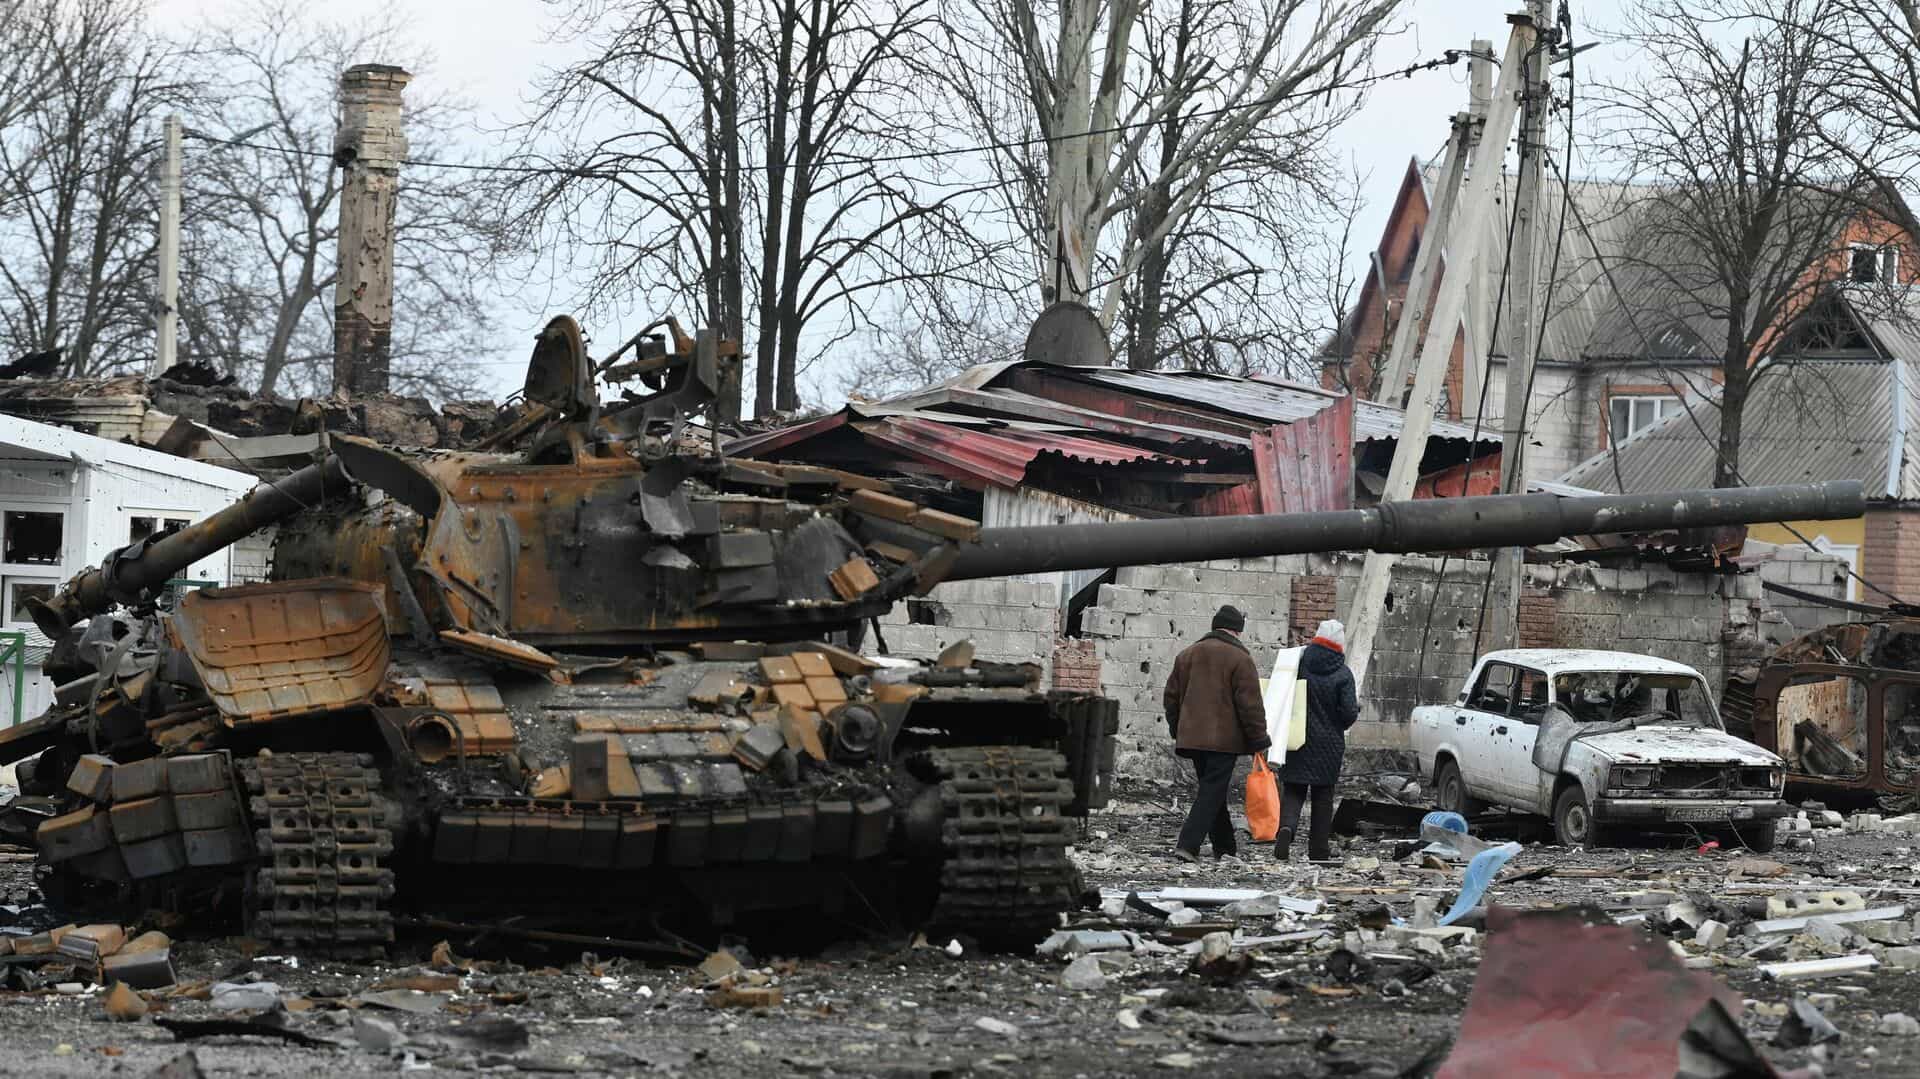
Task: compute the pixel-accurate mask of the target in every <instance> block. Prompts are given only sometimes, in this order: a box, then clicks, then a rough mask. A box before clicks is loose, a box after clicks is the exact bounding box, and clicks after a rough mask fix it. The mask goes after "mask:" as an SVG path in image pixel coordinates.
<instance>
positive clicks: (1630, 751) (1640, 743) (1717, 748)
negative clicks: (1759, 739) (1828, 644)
mask: <svg viewBox="0 0 1920 1079" xmlns="http://www.w3.org/2000/svg"><path fill="white" fill-rule="evenodd" d="M1579 742H1580V744H1581V745H1584V746H1586V747H1587V748H1589V749H1592V750H1595V751H1597V752H1600V753H1603V754H1605V755H1606V756H1607V758H1608V759H1610V760H1612V761H1613V762H1614V763H1616V764H1740V765H1753V766H1768V767H1776V768H1777V767H1779V766H1780V765H1781V764H1782V763H1783V762H1782V761H1781V760H1780V758H1779V757H1776V756H1774V755H1773V754H1772V753H1769V752H1767V751H1766V750H1764V749H1761V748H1760V747H1759V746H1756V745H1754V744H1753V743H1752V742H1748V741H1745V740H1744V739H1740V738H1735V737H1734V736H1733V735H1731V734H1728V733H1727V732H1725V731H1720V730H1714V729H1713V728H1711V727H1669V726H1658V727H1639V728H1635V729H1634V730H1630V731H1613V732H1612V733H1609V734H1592V735H1587V736H1585V737H1583V738H1580V739H1579Z"/></svg>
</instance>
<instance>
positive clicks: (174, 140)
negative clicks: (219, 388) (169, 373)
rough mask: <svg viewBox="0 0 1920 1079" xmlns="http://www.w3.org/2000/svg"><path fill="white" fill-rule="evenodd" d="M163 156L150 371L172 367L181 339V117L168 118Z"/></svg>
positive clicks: (159, 371) (155, 375)
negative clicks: (158, 249)
mask: <svg viewBox="0 0 1920 1079" xmlns="http://www.w3.org/2000/svg"><path fill="white" fill-rule="evenodd" d="M165 153H166V156H165V157H164V158H163V159H162V160H161V162H160V252H159V255H160V280H159V282H158V285H159V287H158V288H157V289H156V291H157V292H158V293H159V296H158V302H157V303H156V304H155V307H156V311H155V315H156V316H157V318H156V320H155V326H154V329H155V331H156V334H157V336H156V339H155V341H154V346H153V369H152V370H151V371H149V372H148V374H149V375H150V376H151V377H154V378H158V377H160V373H161V372H163V371H165V370H167V369H168V368H170V367H172V366H173V365H174V361H175V358H176V350H177V348H178V338H179V336H180V114H179V113H175V114H173V115H171V116H169V117H167V122H166V151H165Z"/></svg>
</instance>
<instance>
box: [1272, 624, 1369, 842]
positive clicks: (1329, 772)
mask: <svg viewBox="0 0 1920 1079" xmlns="http://www.w3.org/2000/svg"><path fill="white" fill-rule="evenodd" d="M1346 651H1347V627H1345V626H1343V625H1341V624H1340V623H1339V622H1336V621H1334V620H1333V619H1331V618H1329V619H1327V620H1326V621H1325V622H1322V623H1320V628H1319V630H1317V631H1316V632H1315V633H1314V635H1313V640H1312V641H1311V642H1309V643H1308V644H1307V647H1306V650H1305V651H1303V652H1301V653H1300V677H1301V678H1303V679H1305V680H1306V683H1307V741H1306V744H1305V745H1302V746H1301V747H1300V748H1299V749H1292V750H1288V751H1287V759H1286V761H1285V763H1283V764H1281V765H1280V769H1279V779H1280V784H1281V791H1280V835H1279V837H1278V838H1277V839H1275V840H1274V841H1273V856H1274V857H1275V858H1278V859H1280V860H1281V861H1283V862H1284V861H1286V860H1287V858H1288V856H1289V855H1291V853H1292V848H1293V837H1294V835H1295V834H1296V833H1297V832H1298V830H1299V828H1300V808H1301V806H1302V805H1303V804H1304V803H1305V802H1306V801H1307V800H1308V799H1309V798H1311V799H1312V801H1313V822H1312V824H1311V826H1310V830H1309V832H1308V833H1307V857H1308V858H1310V859H1312V860H1313V861H1316V862H1324V861H1327V860H1328V859H1330V858H1332V857H1333V851H1332V849H1331V845H1330V844H1329V842H1328V840H1329V839H1330V838H1331V836H1332V835H1333V792H1334V787H1335V785H1336V784H1338V783H1339V782H1340V766H1341V765H1342V764H1343V763H1345V761H1346V756H1347V730H1348V729H1349V728H1351V727H1352V726H1353V724H1354V721H1355V720H1357V719H1359V718H1360V702H1359V699H1358V698H1357V697H1356V696H1355V694H1354V688H1353V671H1351V670H1349V669H1348V667H1347V657H1346Z"/></svg>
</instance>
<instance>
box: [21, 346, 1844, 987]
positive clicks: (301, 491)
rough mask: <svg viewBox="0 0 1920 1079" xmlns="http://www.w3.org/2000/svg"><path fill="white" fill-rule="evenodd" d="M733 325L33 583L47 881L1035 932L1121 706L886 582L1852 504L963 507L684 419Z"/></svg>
mask: <svg viewBox="0 0 1920 1079" xmlns="http://www.w3.org/2000/svg"><path fill="white" fill-rule="evenodd" d="M730 347H731V346H730V345H729V344H728V343H726V342H723V341H720V340H717V339H716V338H714V337H713V336H712V335H711V334H708V333H705V332H703V333H701V334H699V335H698V336H697V337H695V338H687V337H685V336H683V335H682V334H681V333H680V332H679V330H678V328H677V327H673V328H672V335H671V338H670V339H667V338H664V337H652V338H636V339H635V341H633V342H629V345H628V346H627V347H623V348H622V349H621V350H620V351H619V352H617V353H616V354H615V355H614V356H613V357H611V358H609V359H608V360H606V361H602V362H601V363H599V364H597V365H596V364H594V363H593V362H591V361H590V360H589V359H588V357H587V354H586V350H585V347H584V344H583V342H582V339H581V335H580V332H579V330H578V327H577V326H576V325H575V324H574V323H573V321H572V320H571V319H566V318H559V319H555V320H554V321H553V322H552V323H551V324H550V325H549V326H548V327H547V329H546V330H545V331H544V332H543V334H542V335H541V337H540V339H539V341H538V343H537V345H536V348H535V352H534V357H533V361H532V363H531V365H530V369H529V374H528V379H527V384H526V399H527V407H526V412H525V414H524V417H523V418H522V419H520V420H519V421H518V422H516V423H515V424H513V425H512V426H511V427H510V428H509V429H508V430H506V431H504V432H503V433H502V435H501V436H499V438H497V439H496V440H495V442H494V444H493V445H492V446H490V447H488V448H487V449H486V450H485V451H483V452H447V451H408V450H400V449H393V448H388V447H384V446H380V445H377V444H374V443H372V442H368V441H364V440H359V439H353V438H346V437H333V438H331V439H330V440H329V441H328V442H327V443H326V446H325V448H324V450H323V456H322V458H321V459H319V460H317V461H316V462H315V463H313V464H312V465H310V466H308V467H306V468H303V469H301V470H299V471H297V472H294V473H292V474H291V475H288V476H286V477H284V478H282V479H279V480H276V481H273V482H271V483H266V484H263V485H262V486H260V487H259V488H257V489H255V490H254V491H253V492H252V493H251V494H249V495H248V496H246V497H245V498H244V499H243V500H241V501H240V502H238V503H236V504H234V505H233V506H230V507H229V508H227V509H225V510H222V511H220V512H218V513H215V514H214V515H212V516H210V517H208V518H206V519H204V520H202V521H199V522H197V523H195V524H192V525H190V526H187V527H184V528H180V529H178V530H176V531H172V532H169V533H165V534H162V535H157V536H153V537H149V538H147V539H144V540H142V541H140V542H137V543H135V544H132V545H131V546H128V547H125V548H122V549H120V550H118V551H115V552H114V553H113V554H111V555H110V556H108V557H107V558H106V559H105V560H104V561H103V562H102V564H101V565H99V566H97V567H93V568H90V569H88V570H86V571H84V572H82V573H80V574H78V575H76V576H75V577H73V578H72V579H71V580H69V581H68V582H66V583H65V584H64V585H63V586H62V587H61V588H60V589H59V591H58V592H57V593H56V594H55V595H54V596H53V597H52V598H51V599H50V600H48V601H46V602H44V603H42V604H40V605H38V606H37V607H36V609H35V615H36V621H37V622H38V623H39V624H40V626H41V628H42V629H43V630H44V631H45V632H46V633H47V634H48V635H49V636H50V637H52V638H53V640H54V641H55V645H54V647H53V649H52V651H51V654H50V655H49V657H48V659H47V661H46V670H47V672H48V673H49V675H50V676H51V677H52V679H53V680H54V682H55V683H56V685H57V687H58V688H57V691H56V702H55V704H54V705H53V706H52V707H51V708H50V710H49V711H47V712H46V714H44V715H42V716H40V717H39V718H37V719H34V720H32V721H30V722H27V723H24V724H22V725H20V726H18V727H15V728H13V729H10V730H8V731H6V732H4V733H0V763H5V762H13V761H18V762H21V763H20V765H19V770H18V774H19V778H20V788H21V793H20V795H19V796H18V797H16V798H15V799H14V800H13V802H12V803H11V805H9V806H8V807H7V809H6V812H5V815H4V820H0V825H3V826H4V829H5V831H6V833H7V834H8V835H10V836H11V837H13V838H15V839H17V840H19V841H21V842H27V843H31V844H33V846H34V847H35V848H36V850H37V852H38V860H39V863H40V872H41V873H42V876H43V884H44V886H45V889H46V890H47V891H48V892H49V893H50V894H52V895H55V896H58V897H62V898H63V899H64V900H66V901H67V902H70V903H79V902H81V901H83V900H86V899H90V898H101V897H105V898H109V899H119V900H130V901H133V902H137V903H140V904H144V905H147V906H154V905H160V906H171V907H174V908H176V909H183V910H185V911H187V912H189V913H190V914H195V915H198V914H203V913H206V912H212V911H217V910H221V909H227V910H233V911H237V912H238V913H239V916H240V917H241V918H242V919H243V920H244V925H245V929H246V931H247V932H248V933H249V934H250V935H251V936H253V937H256V938H258V939H260V940H262V941H263V942H265V943H267V944H268V945H270V946H272V947H276V948H294V949H306V950H328V951H335V952H342V951H360V950H374V949H378V948H380V947H382V946H384V945H385V944H386V943H387V942H389V941H390V940H391V939H393V934H394V930H395V925H396V916H399V917H400V918H401V919H402V921H403V924H404V921H405V919H407V918H418V919H420V920H421V921H422V922H423V923H424V924H427V925H430V926H442V927H444V926H445V925H447V924H472V923H471V922H468V923H455V922H452V920H453V919H457V918H465V917H471V916H475V915H477V914H478V913H480V912H485V911H492V912H495V913H499V912H502V911H505V912H508V913H511V914H513V915H515V916H516V917H519V918H525V919H529V921H528V922H526V923H525V924H533V920H532V918H531V916H533V915H538V914H539V913H541V912H543V911H544V912H547V913H549V914H552V913H559V914H563V915H565V916H566V918H567V919H568V920H569V921H570V922H572V923H574V924H575V925H587V926H592V927H596V928H604V927H605V926H607V925H610V924H612V923H611V922H610V921H609V920H607V919H608V918H612V917H622V918H624V917H628V916H630V915H632V914H633V912H636V911H646V910H657V911H665V912H669V913H674V912H679V913H685V912H693V913H695V914H697V915H699V916H701V917H703V918H706V919H709V920H710V921H712V922H718V923H722V924H725V923H727V922H728V921H729V920H730V919H733V918H736V917H739V916H742V915H745V914H747V913H749V912H752V911H755V910H758V909H762V908H804V909H807V910H820V909H825V910H827V911H829V912H831V911H833V910H835V909H839V910H842V911H844V912H846V915H847V920H848V921H858V920H862V919H866V920H868V921H869V922H871V914H872V913H873V912H876V911H877V910H878V909H880V908H879V907H878V906H877V903H876V902H875V900H876V899H877V898H878V897H881V896H883V895H884V896H885V897H887V898H888V899H889V900H890V901H891V902H892V903H894V904H895V906H894V908H893V909H894V910H895V911H898V912H901V913H899V914H898V917H899V918H900V919H902V920H911V921H913V922H915V923H918V924H926V925H933V926H938V927H940V928H942V929H947V930H954V931H966V932H971V933H974V934H976V935H979V936H982V937H992V938H1006V937H1009V936H1021V935H1029V934H1033V933H1036V932H1039V931H1041V930H1044V929H1046V928H1048V927H1050V926H1052V925H1054V924H1056V922H1057V919H1058V915H1059V914H1060V912H1061V911H1063V910H1065V909H1067V908H1068V907H1069V906H1070V905H1071V904H1073V903H1074V902H1075V900H1076V899H1077V893H1078V890H1079V886H1078V879H1077V875H1076V873H1075V871H1074V868H1073V864H1072V861H1071V859H1070V858H1069V854H1068V846H1069V843H1070V841H1071V838H1072V832H1071V825H1072V822H1073V820H1074V818H1076V817H1082V816H1084V815H1085V814H1086V813H1087V812H1088V811H1089V810H1090V809H1092V808H1095V807H1098V806H1101V805H1102V804H1104V803H1105V802H1106V800H1107V798H1108V794H1109V786H1110V782H1111V775H1112V768H1113V760H1114V739H1115V732H1116V728H1117V706H1116V704H1115V702H1114V701H1112V700H1108V699H1104V698H1101V697H1098V696H1091V695H1085V694H1076V693H1070V692H1048V691H1045V690H1043V689H1042V687H1041V686H1040V685H1039V671H1038V668H1037V667H1035V666H1032V665H1009V664H996V663H987V662H973V661H971V660H970V658H969V657H968V656H966V655H951V654H950V655H947V656H943V657H942V659H941V660H940V661H939V662H935V663H920V662H907V661H901V660H897V659H886V658H869V657H866V656H863V655H861V654H859V653H858V652H857V651H856V650H855V648H856V647H857V636H856V634H857V631H858V630H859V628H860V627H861V626H862V625H863V624H864V623H866V622H867V620H869V619H872V618H874V617H875V616H877V615H880V614H881V613H883V612H885V611H886V610H887V609H888V608H889V606H890V605H891V604H892V603H894V602H895V601H897V600H899V599H901V598H903V597H905V596H907V595H910V594H914V593H923V592H925V591H926V590H927V589H929V588H931V587H932V586H934V585H935V584H937V583H939V582H941V581H950V580H961V579H968V578H982V577H992V576H1000V575H1006V574H1017V573H1033V572H1044V571H1054V570H1064V569H1075V568H1092V567H1108V566H1117V565H1129V564H1149V563H1158V562H1175V561H1196V560H1203V559H1214V558H1229V557H1240V556H1255V555H1272V554H1292V553H1300V552H1309V551H1330V550H1356V549H1363V548H1372V549H1375V550H1382V551H1408V550H1419V549H1462V548H1470V547H1481V546H1495V545H1520V544H1536V543H1542V542H1547V541H1551V540H1555V539H1558V538H1561V537H1563V536H1568V535H1582V534H1594V533H1622V532H1627V533H1630V532H1636V531H1645V530H1654V529H1668V528H1675V527H1689V526H1715V525H1725V524H1738V523H1744V522H1751V521H1763V520H1781V519H1786V520H1808V519H1814V520H1819V519H1829V518H1836V517H1849V516H1857V515H1858V514H1859V513H1860V512H1861V505H1862V504H1861V492H1860V488H1859V485H1858V484H1853V485H1846V484H1828V485H1817V486H1805V487H1795V488H1770V489H1756V490H1736V491H1698V492H1687V493H1681V494H1673V495H1645V496H1626V497H1606V498H1601V497H1594V498H1568V497H1557V496H1548V495H1540V496H1519V497H1507V498H1501V497H1488V498H1459V499H1446V500H1440V501H1423V502H1409V503H1400V504H1391V505H1383V506H1380V507H1377V508H1373V509H1363V510H1352V511H1340V512H1322V513H1306V514H1293V515H1277V516H1252V517H1214V518H1205V519H1201V520H1171V519H1170V520H1153V521H1132V522H1118V523H1111V524H1093V525H1061V526H1053V527H1038V528H997V529H982V528H980V527H979V526H978V524H977V523H976V522H974V521H971V520H966V519H963V518H960V517H957V516H954V515H951V514H949V513H944V512H940V511H937V510H933V509H929V508H926V507H924V506H921V505H919V504H917V503H915V502H914V501H912V500H910V499H906V498H902V497H900V494H899V493H898V492H897V491H896V490H894V489H893V488H891V487H890V486H889V484H888V483H886V482H882V481H880V480H876V479H872V478H867V477H862V476H858V475H853V474H849V473H845V472H838V471H831V470H827V469H822V468H813V467H796V466H783V465H778V464H768V463H762V462H757V461H748V460H738V459H731V458H728V457H726V456H724V455H723V454H721V453H720V452H718V450H717V448H716V444H715V443H714V441H713V440H712V439H711V438H709V437H706V436H698V437H696V430H695V429H694V428H693V427H691V426H690V425H689V423H688V420H689V417H691V416H693V415H695V414H696V413H697V412H698V411H699V410H700V409H702V408H704V407H706V406H707V404H708V403H709V402H710V401H711V400H712V399H713V396H714V391H715V387H716V385H717V380H716V379H717V366H718V361H719V358H720V357H721V356H722V355H723V354H724V353H725V351H726V350H727V349H728V348H730ZM629 349H631V351H629ZM623 356H624V357H625V359H624V361H623ZM630 377H639V378H641V379H644V380H647V381H648V382H649V386H650V387H651V388H652V389H653V390H654V392H650V393H646V394H642V395H637V396H636V395H628V396H627V397H626V398H624V399H622V400H619V401H613V402H602V401H601V400H599V398H598V396H597V394H596V391H595V389H594V387H595V384H596V382H597V381H598V380H599V379H602V378H605V379H609V380H613V379H620V378H630ZM269 525H273V526H276V532H275V537H274V541H273V563H272V571H271V574H270V581H269V582H268V583H262V584H248V585H242V586H238V587H228V588H208V589H202V590H198V591H192V592H188V593H186V594H184V595H181V596H179V597H178V598H177V600H173V601H171V602H167V601H166V596H165V594H166V590H167V586H168V582H169V581H171V580H172V579H173V578H174V577H175V576H176V575H177V574H178V573H180V572H181V570H182V569H183V568H184V567H186V566H188V565H190V564H191V563H193V562H195V561H197V560H199V559H201V558H204V557H206V556H207V555H208V554H210V553H212V552H215V551H218V550H219V549H221V548H222V547H224V546H226V545H229V544H232V543H234V542H236V541H238V540H239V539H241V538H242V537H244V536H247V535H249V534H251V533H253V532H255V531H256V530H258V529H261V528H264V527H266V526H269ZM603 915H604V916H605V917H603ZM890 917H891V916H890Z"/></svg>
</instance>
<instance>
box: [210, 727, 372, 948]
mask: <svg viewBox="0 0 1920 1079" xmlns="http://www.w3.org/2000/svg"><path fill="white" fill-rule="evenodd" d="M240 771H241V777H242V779H243V780H244V782H245V783H246V786H247V798H248V810H249V815H250V816H251V817H252V823H253V826H254V833H253V835H254V846H255V848H256V849H257V851H258V853H259V856H260V860H259V863H258V865H257V867H256V868H255V869H254V870H253V872H252V874H251V875H250V877H249V879H248V882H247V890H246V919H247V926H246V928H247V933H248V934H249V935H250V936H252V937H254V938H255V939H257V940H261V941H264V942H267V943H269V944H271V945H273V946H275V947H286V948H290V949H297V950H302V951H309V952H311V951H320V952H329V953H332V954H336V955H368V954H377V953H379V952H380V951H381V950H382V949H384V948H385V946H386V945H387V944H388V943H390V942H391V941H392V940H393V915H392V913H391V912H389V911H388V910H387V901H388V900H389V899H391V898H392V897H393V870H391V869H387V868H384V867H382V866H381V864H380V863H381V861H382V860H383V859H386V858H388V857H390V856H392V854H393V832H392V830H391V823H392V822H391V821H390V820H389V819H388V813H387V809H386V807H385V804H384V800H383V799H382V798H381V797H380V787H381V780H380V772H379V771H378V770H377V769H375V768H374V767H373V758H372V757H369V756H366V755H364V754H354V753H285V754H269V753H262V754H261V755H260V756H258V757H256V758H254V759H253V760H250V761H242V762H241V763H240Z"/></svg>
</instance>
